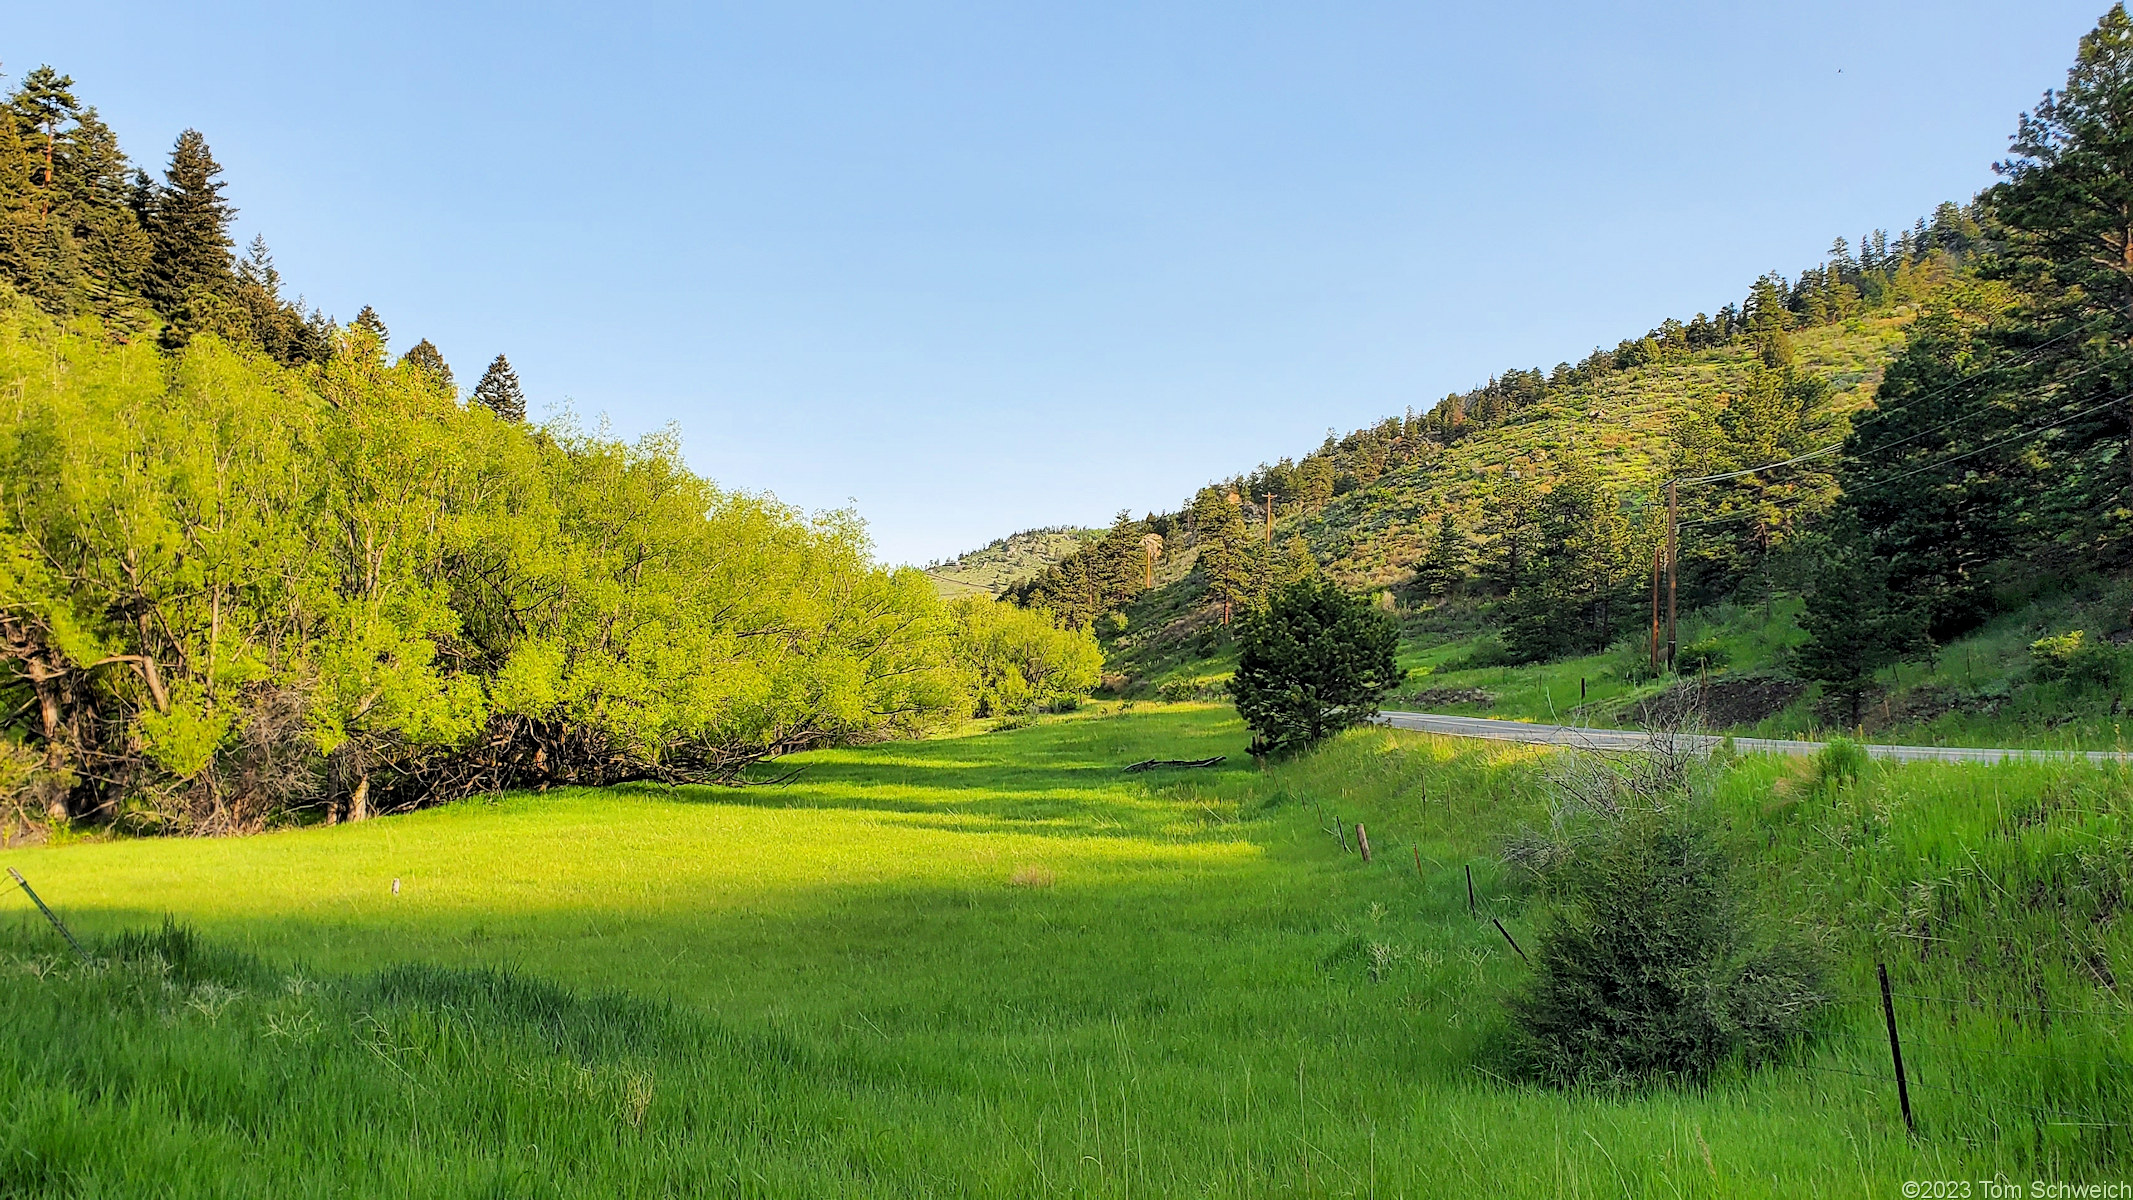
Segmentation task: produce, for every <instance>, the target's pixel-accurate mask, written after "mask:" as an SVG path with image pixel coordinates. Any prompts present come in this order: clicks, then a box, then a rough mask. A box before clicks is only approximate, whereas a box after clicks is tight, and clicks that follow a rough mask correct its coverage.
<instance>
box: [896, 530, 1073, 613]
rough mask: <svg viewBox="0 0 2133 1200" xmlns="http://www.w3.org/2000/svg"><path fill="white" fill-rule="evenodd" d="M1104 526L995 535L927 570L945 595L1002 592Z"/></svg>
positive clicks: (1027, 577) (994, 593)
mask: <svg viewBox="0 0 2133 1200" xmlns="http://www.w3.org/2000/svg"><path fill="white" fill-rule="evenodd" d="M1101 532H1102V531H1101V530H1095V529H1079V528H1076V527H1074V526H1071V525H1053V526H1049V527H1047V528H1044V529H1025V530H1023V531H1022V532H1020V533H1013V534H1009V535H1008V536H1006V537H1003V538H995V539H993V540H992V541H991V542H988V543H986V544H985V545H984V546H981V547H979V548H978V549H976V550H972V551H969V552H968V553H965V554H961V555H958V556H956V557H955V558H952V559H947V560H945V561H942V562H936V563H929V564H928V565H927V566H926V568H925V571H926V574H928V575H930V576H932V577H933V586H934V589H935V590H936V591H938V592H939V593H940V595H941V596H942V598H943V599H950V600H952V599H954V598H955V597H957V596H974V595H985V596H998V595H999V594H1000V593H1002V592H1004V591H1006V590H1007V589H1008V588H1010V587H1012V586H1014V585H1015V584H1017V583H1020V582H1022V581H1023V580H1025V579H1030V578H1033V577H1034V576H1036V575H1038V574H1041V573H1042V572H1043V571H1044V569H1045V568H1046V567H1049V566H1051V565H1053V564H1054V563H1057V562H1059V561H1060V560H1061V559H1064V558H1065V557H1066V556H1067V555H1069V554H1072V553H1073V552H1074V551H1076V550H1078V549H1080V548H1081V547H1082V545H1083V544H1084V543H1086V542H1088V541H1090V540H1091V539H1093V538H1095V537H1096V536H1097V535H1098V534H1099V533H1101Z"/></svg>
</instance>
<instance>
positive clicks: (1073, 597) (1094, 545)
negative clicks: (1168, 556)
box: [1006, 512, 1149, 629]
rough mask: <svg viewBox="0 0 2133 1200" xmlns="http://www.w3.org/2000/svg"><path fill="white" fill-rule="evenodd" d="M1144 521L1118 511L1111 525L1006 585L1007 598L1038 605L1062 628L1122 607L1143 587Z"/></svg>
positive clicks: (1090, 621)
mask: <svg viewBox="0 0 2133 1200" xmlns="http://www.w3.org/2000/svg"><path fill="white" fill-rule="evenodd" d="M1148 533H1149V529H1148V525H1147V523H1146V522H1144V521H1137V520H1135V519H1134V518H1133V515H1132V514H1131V513H1126V512H1121V513H1119V514H1118V516H1117V517H1116V518H1114V519H1113V520H1112V522H1111V528H1109V529H1107V530H1105V531H1104V535H1103V536H1102V537H1100V538H1098V539H1096V540H1095V541H1094V542H1091V543H1088V544H1087V545H1084V546H1082V547H1081V548H1080V549H1078V550H1076V551H1074V552H1073V553H1072V554H1069V555H1067V556H1066V557H1065V558H1063V559H1061V560H1060V561H1058V562H1057V563H1054V564H1052V565H1051V566H1049V567H1047V568H1045V569H1044V571H1043V572H1042V573H1041V574H1039V575H1038V576H1037V577H1036V578H1034V579H1030V580H1026V581H1024V582H1023V583H1021V584H1018V585H1016V586H1015V587H1012V588H1009V589H1008V592H1007V596H1006V598H1007V599H1009V600H1011V601H1013V602H1014V603H1016V604H1019V605H1021V606H1023V607H1024V608H1041V609H1044V610H1046V611H1047V612H1050V613H1051V614H1052V619H1053V620H1054V621H1056V622H1057V623H1058V624H1059V626H1060V627H1061V628H1063V629H1085V628H1088V627H1090V626H1092V625H1093V624H1094V623H1095V622H1096V619H1097V618H1098V617H1101V616H1103V615H1104V614H1105V613H1109V612H1114V611H1116V610H1118V609H1119V608H1122V607H1124V605H1125V604H1126V602H1127V601H1129V600H1131V599H1133V598H1134V597H1135V596H1138V595H1140V594H1141V592H1142V590H1143V589H1144V587H1145V586H1146V571H1147V551H1146V548H1145V547H1144V545H1143V544H1142V539H1143V538H1144V537H1146V536H1147V535H1148Z"/></svg>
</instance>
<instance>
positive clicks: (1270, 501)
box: [1266, 418, 2133, 546]
mask: <svg viewBox="0 0 2133 1200" xmlns="http://www.w3.org/2000/svg"><path fill="white" fill-rule="evenodd" d="M2129 420H2133V418H2129ZM1266 544H1267V545H1269V546H1271V545H1273V544H1274V493H1272V492H1268V493H1267V494H1266Z"/></svg>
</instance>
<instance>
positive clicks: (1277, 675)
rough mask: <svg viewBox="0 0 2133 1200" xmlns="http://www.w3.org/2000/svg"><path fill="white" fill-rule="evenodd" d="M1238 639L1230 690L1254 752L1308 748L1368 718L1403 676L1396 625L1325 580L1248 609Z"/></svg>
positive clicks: (1310, 581) (1307, 581)
mask: <svg viewBox="0 0 2133 1200" xmlns="http://www.w3.org/2000/svg"><path fill="white" fill-rule="evenodd" d="M1237 641H1238V643H1239V645H1240V647H1241V650H1240V652H1239V655H1238V659H1237V672H1236V675H1235V676H1234V677H1233V678H1232V679H1231V681H1230V694H1231V695H1232V696H1234V697H1235V698H1236V702H1237V713H1238V715H1239V716H1241V717H1243V718H1244V722H1245V724H1247V725H1249V726H1250V727H1251V729H1252V733H1253V738H1252V752H1253V753H1254V754H1266V753H1270V752H1288V751H1295V750H1303V749H1307V748H1309V747H1310V746H1312V745H1314V744H1316V743H1317V742H1319V741H1321V740H1322V739H1324V738H1326V737H1327V736H1329V735H1331V734H1334V733H1338V732H1339V731H1341V730H1343V729H1346V728H1348V727H1349V726H1351V725H1359V724H1361V723H1363V722H1364V721H1368V720H1370V719H1371V718H1372V717H1375V716H1376V715H1377V713H1378V704H1379V702H1381V701H1382V700H1383V699H1384V698H1385V695H1386V693H1388V692H1390V691H1391V690H1392V689H1393V688H1394V687H1395V686H1397V685H1398V683H1399V681H1400V677H1401V672H1400V667H1399V664H1398V662H1397V661H1396V660H1395V652H1396V651H1397V649H1398V648H1399V642H1400V634H1399V627H1398V626H1397V625H1395V624H1394V623H1393V621H1392V619H1391V618H1390V617H1387V616H1386V615H1385V614H1384V613H1381V612H1378V611H1376V610H1375V609H1373V608H1371V607H1370V605H1369V604H1367V603H1365V602H1364V601H1362V600H1359V599H1356V598H1354V597H1351V596H1349V595H1347V594H1346V593H1344V592H1342V591H1341V590H1340V588H1339V587H1338V586H1337V585H1335V584H1334V583H1332V582H1331V581H1330V580H1326V579H1305V580H1299V581H1298V582H1295V583H1292V584H1290V585H1289V586H1287V587H1285V588H1283V589H1282V590H1281V591H1279V592H1276V593H1275V594H1274V596H1273V598H1272V600H1271V601H1270V602H1269V603H1268V605H1267V606H1266V608H1265V609H1264V610H1262V611H1258V612H1253V613H1249V614H1247V615H1246V616H1245V618H1244V620H1243V621H1242V622H1241V623H1240V624H1239V625H1238V628H1237Z"/></svg>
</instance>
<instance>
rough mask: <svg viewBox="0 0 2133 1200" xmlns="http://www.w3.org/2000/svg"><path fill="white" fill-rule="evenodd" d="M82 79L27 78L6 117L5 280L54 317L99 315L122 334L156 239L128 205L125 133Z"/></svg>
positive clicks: (44, 70) (44, 71) (0, 187)
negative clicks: (94, 104) (87, 95)
mask: <svg viewBox="0 0 2133 1200" xmlns="http://www.w3.org/2000/svg"><path fill="white" fill-rule="evenodd" d="M73 84H74V81H73V80H72V79H70V78H68V77H67V76H64V75H61V74H59V73H58V72H56V71H54V70H53V69H52V68H50V67H39V68H37V69H36V70H34V71H31V72H30V73H29V74H28V75H27V76H25V77H24V78H23V81H22V86H21V87H20V88H18V89H17V90H16V91H15V92H14V93H13V94H12V95H10V96H8V97H7V100H6V104H5V113H4V116H0V277H4V278H6V279H7V281H8V282H10V283H11V284H13V285H14V286H15V287H17V288H19V289H20V290H22V291H23V292H24V293H25V294H27V295H29V296H31V297H32V298H34V299H35V300H36V301H37V302H38V303H39V304H40V305H42V306H43V307H44V308H45V309H46V310H48V311H50V312H53V313H56V314H70V313H74V312H80V311H88V312H94V313H96V314H97V315H99V316H101V317H102V318H104V320H105V321H106V322H107V326H108V327H110V329H111V332H113V333H114V334H117V335H120V336H124V335H125V334H127V333H129V332H131V331H132V330H133V329H135V328H137V327H138V326H139V325H140V324H141V322H142V320H143V318H141V317H139V316H134V315H128V313H127V310H129V309H130V307H131V299H132V296H133V295H134V293H135V292H136V290H137V289H138V287H139V286H140V282H141V275H142V272H143V269H144V268H145V266H146V264H147V256H148V242H147V237H146V235H145V234H144V233H143V232H142V230H141V228H140V223H139V221H138V220H137V219H136V218H135V216H134V214H133V212H132V210H131V208H130V207H129V206H128V203H127V200H128V192H127V183H126V180H127V175H128V172H129V170H130V168H129V167H128V165H127V162H126V158H125V155H124V154H122V153H120V151H119V148H118V139H117V137H116V136H115V135H113V134H112V132H111V128H110V127H109V126H108V125H105V124H104V123H103V121H102V119H101V118H99V117H98V116H97V114H96V110H95V109H93V108H84V107H82V105H81V103H80V101H79V100H78V99H77V98H76V97H75V95H74V92H73Z"/></svg>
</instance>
